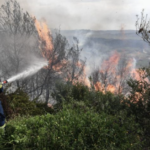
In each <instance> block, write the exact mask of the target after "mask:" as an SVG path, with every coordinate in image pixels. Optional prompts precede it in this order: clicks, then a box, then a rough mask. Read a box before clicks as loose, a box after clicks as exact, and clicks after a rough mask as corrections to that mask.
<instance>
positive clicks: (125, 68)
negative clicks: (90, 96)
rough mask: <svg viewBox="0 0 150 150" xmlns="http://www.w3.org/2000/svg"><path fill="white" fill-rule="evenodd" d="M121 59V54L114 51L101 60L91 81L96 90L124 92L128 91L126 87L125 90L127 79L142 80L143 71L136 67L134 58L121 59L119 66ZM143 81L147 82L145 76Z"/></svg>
mask: <svg viewBox="0 0 150 150" xmlns="http://www.w3.org/2000/svg"><path fill="white" fill-rule="evenodd" d="M121 61H122V57H121V55H120V54H119V53H118V52H114V54H113V55H112V56H110V57H109V58H108V59H107V60H104V61H103V62H102V64H101V66H100V67H99V68H100V69H99V71H98V72H97V73H96V74H95V77H96V79H94V82H93V84H94V88H95V90H96V91H102V92H103V93H105V92H106V91H110V92H111V93H123V94H126V93H127V92H128V91H127V90H128V89H127V90H126V91H125V89H126V88H127V83H126V81H127V80H128V79H130V78H133V79H135V80H138V81H141V80H142V76H144V74H145V73H144V72H143V71H142V70H137V69H136V60H135V59H134V58H129V59H128V60H126V61H123V63H122V66H120V62H121ZM93 78H94V77H93ZM145 81H147V82H148V79H147V78H146V79H145Z"/></svg>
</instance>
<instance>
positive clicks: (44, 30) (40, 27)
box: [35, 19, 53, 60]
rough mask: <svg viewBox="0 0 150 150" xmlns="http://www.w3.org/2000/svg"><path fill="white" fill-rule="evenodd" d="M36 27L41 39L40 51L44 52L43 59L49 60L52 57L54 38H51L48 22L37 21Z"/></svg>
mask: <svg viewBox="0 0 150 150" xmlns="http://www.w3.org/2000/svg"><path fill="white" fill-rule="evenodd" d="M35 26H36V29H37V31H38V35H39V38H40V42H42V43H40V46H41V47H40V49H41V51H42V54H43V57H45V58H46V59H48V60H49V56H50V55H51V53H52V51H53V44H52V38H51V36H50V30H49V29H48V26H47V24H46V22H44V21H42V22H39V21H38V20H36V19H35Z"/></svg>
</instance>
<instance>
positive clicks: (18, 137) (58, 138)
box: [0, 102, 141, 150]
mask: <svg viewBox="0 0 150 150" xmlns="http://www.w3.org/2000/svg"><path fill="white" fill-rule="evenodd" d="M83 105H84V104H81V102H79V106H83ZM71 107H72V106H71V104H69V105H64V106H63V108H64V109H63V110H62V111H60V112H58V113H57V114H56V115H51V114H47V115H42V116H36V117H16V118H15V119H14V120H11V121H9V122H8V124H7V128H6V134H5V136H3V137H2V136H0V138H1V139H0V141H1V148H8V149H11V150H13V149H29V150H31V149H37V150H38V149H40V150H43V149H49V150H50V149H54V150H57V149H61V150H74V149H78V150H80V149H81V150H83V149H85V150H86V149H87V150H88V149H89V150H90V149H95V150H99V149H101V150H105V149H110V150H113V149H118V150H119V149H122V150H126V149H141V146H140V145H139V144H140V138H139V135H138V132H139V128H138V125H137V124H136V123H135V122H134V119H133V117H130V118H127V117H125V115H122V116H111V115H107V114H105V113H102V114H98V113H95V112H93V111H90V110H89V111H86V112H85V111H84V110H82V109H80V107H77V108H75V109H72V108H71Z"/></svg>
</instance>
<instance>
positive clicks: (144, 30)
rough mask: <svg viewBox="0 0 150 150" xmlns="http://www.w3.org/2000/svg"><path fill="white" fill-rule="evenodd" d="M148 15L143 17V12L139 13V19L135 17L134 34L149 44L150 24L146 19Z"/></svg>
mask: <svg viewBox="0 0 150 150" xmlns="http://www.w3.org/2000/svg"><path fill="white" fill-rule="evenodd" d="M147 17H148V15H144V10H142V12H141V17H140V18H139V16H138V15H137V21H136V23H135V25H136V34H137V35H139V36H140V37H141V38H142V39H143V40H144V41H145V42H147V43H148V44H150V22H149V20H148V19H147Z"/></svg>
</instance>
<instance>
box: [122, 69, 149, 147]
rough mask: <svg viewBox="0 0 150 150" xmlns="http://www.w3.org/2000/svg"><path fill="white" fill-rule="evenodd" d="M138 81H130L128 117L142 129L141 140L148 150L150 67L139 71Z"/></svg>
mask: <svg viewBox="0 0 150 150" xmlns="http://www.w3.org/2000/svg"><path fill="white" fill-rule="evenodd" d="M139 75H140V80H138V81H137V80H133V79H130V80H129V81H128V85H129V86H130V87H131V95H130V96H129V98H128V99H126V101H125V103H126V104H127V105H128V106H129V107H127V112H128V114H127V115H128V116H130V115H134V116H135V119H136V122H137V123H139V124H140V126H141V127H142V129H143V131H144V134H143V136H142V140H143V141H144V142H145V145H147V146H148V147H149V148H150V144H149V143H150V126H149V124H150V83H149V82H148V79H150V67H148V68H142V69H139Z"/></svg>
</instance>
